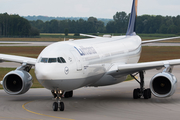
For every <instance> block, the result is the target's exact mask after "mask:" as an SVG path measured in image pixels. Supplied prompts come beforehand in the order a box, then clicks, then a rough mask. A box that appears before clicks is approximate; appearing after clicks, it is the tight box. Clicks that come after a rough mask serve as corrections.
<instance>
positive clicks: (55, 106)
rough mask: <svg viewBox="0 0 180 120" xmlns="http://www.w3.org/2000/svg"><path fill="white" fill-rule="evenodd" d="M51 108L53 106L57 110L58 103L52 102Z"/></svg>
mask: <svg viewBox="0 0 180 120" xmlns="http://www.w3.org/2000/svg"><path fill="white" fill-rule="evenodd" d="M52 108H53V110H54V111H57V110H58V103H57V102H54V103H53V105H52Z"/></svg>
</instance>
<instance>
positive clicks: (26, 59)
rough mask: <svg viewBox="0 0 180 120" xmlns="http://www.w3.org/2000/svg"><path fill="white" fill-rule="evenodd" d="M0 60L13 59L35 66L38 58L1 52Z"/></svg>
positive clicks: (13, 60)
mask: <svg viewBox="0 0 180 120" xmlns="http://www.w3.org/2000/svg"><path fill="white" fill-rule="evenodd" d="M0 60H1V62H3V61H11V62H16V63H27V64H29V65H32V66H34V65H35V64H36V61H37V59H35V58H30V57H22V56H16V55H7V54H0Z"/></svg>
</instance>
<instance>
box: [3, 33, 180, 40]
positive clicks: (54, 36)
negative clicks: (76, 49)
mask: <svg viewBox="0 0 180 120" xmlns="http://www.w3.org/2000/svg"><path fill="white" fill-rule="evenodd" d="M104 34H106V33H98V35H99V36H103V35H104ZM108 34H109V33H108ZM110 35H113V36H120V35H125V34H124V33H110ZM138 35H139V36H140V37H141V38H142V40H152V39H159V38H167V37H175V36H177V35H176V34H138ZM64 38H65V39H66V40H69V39H82V38H87V37H85V36H74V34H73V33H70V34H69V35H68V36H65V35H64V33H41V34H40V37H39V38H0V41H42V42H43V41H44V42H49V41H51V42H52V41H53V42H57V41H64ZM172 41H173V42H180V39H178V40H171V42H172ZM166 42H169V41H166Z"/></svg>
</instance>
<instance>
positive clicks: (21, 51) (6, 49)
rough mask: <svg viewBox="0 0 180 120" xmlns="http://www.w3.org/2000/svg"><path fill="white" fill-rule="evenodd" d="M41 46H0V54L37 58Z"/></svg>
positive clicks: (41, 48)
mask: <svg viewBox="0 0 180 120" xmlns="http://www.w3.org/2000/svg"><path fill="white" fill-rule="evenodd" d="M44 48H45V47H44V46H43V47H42V46H1V47H0V53H3V54H11V55H19V56H26V57H33V58H37V57H38V55H39V54H40V52H41V51H42V50H43V49H44Z"/></svg>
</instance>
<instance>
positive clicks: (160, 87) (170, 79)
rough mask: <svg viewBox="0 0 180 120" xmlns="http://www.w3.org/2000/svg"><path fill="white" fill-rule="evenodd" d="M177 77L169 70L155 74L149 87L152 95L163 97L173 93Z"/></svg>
mask: <svg viewBox="0 0 180 120" xmlns="http://www.w3.org/2000/svg"><path fill="white" fill-rule="evenodd" d="M176 86H177V79H176V77H175V76H174V75H172V74H171V73H169V72H162V73H158V74H156V75H155V76H154V77H153V78H152V79H151V82H150V89H151V92H152V93H153V95H154V96H156V97H160V98H164V97H170V96H171V95H173V94H174V92H175V90H176Z"/></svg>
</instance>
